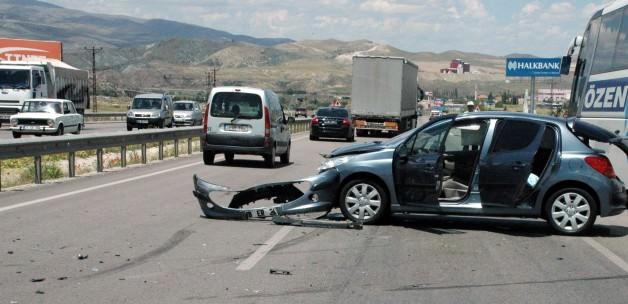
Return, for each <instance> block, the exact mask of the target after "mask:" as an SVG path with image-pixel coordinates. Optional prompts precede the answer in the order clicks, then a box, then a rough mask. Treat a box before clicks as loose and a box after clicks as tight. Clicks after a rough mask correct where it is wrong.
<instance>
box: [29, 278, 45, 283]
mask: <svg viewBox="0 0 628 304" xmlns="http://www.w3.org/2000/svg"><path fill="white" fill-rule="evenodd" d="M45 280H46V278H36V279H31V282H33V283H38V282H43V281H45Z"/></svg>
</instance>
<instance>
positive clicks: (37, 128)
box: [24, 126, 39, 130]
mask: <svg viewBox="0 0 628 304" xmlns="http://www.w3.org/2000/svg"><path fill="white" fill-rule="evenodd" d="M24 129H26V130H39V127H38V126H24Z"/></svg>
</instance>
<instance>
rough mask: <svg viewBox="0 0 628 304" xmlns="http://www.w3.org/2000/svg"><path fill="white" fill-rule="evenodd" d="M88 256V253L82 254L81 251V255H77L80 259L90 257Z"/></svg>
mask: <svg viewBox="0 0 628 304" xmlns="http://www.w3.org/2000/svg"><path fill="white" fill-rule="evenodd" d="M88 256H89V255H87V254H81V253H79V255H78V256H76V258H77V259H79V260H84V259H87V257H88Z"/></svg>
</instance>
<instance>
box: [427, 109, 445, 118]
mask: <svg viewBox="0 0 628 304" xmlns="http://www.w3.org/2000/svg"><path fill="white" fill-rule="evenodd" d="M441 116H443V112H442V111H440V110H432V111H430V120H432V119H434V118H438V117H441Z"/></svg>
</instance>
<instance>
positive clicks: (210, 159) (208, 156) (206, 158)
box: [203, 150, 216, 166]
mask: <svg viewBox="0 0 628 304" xmlns="http://www.w3.org/2000/svg"><path fill="white" fill-rule="evenodd" d="M214 158H216V153H214V152H211V151H205V150H203V162H204V163H205V164H206V165H208V166H209V165H213V164H214Z"/></svg>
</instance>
